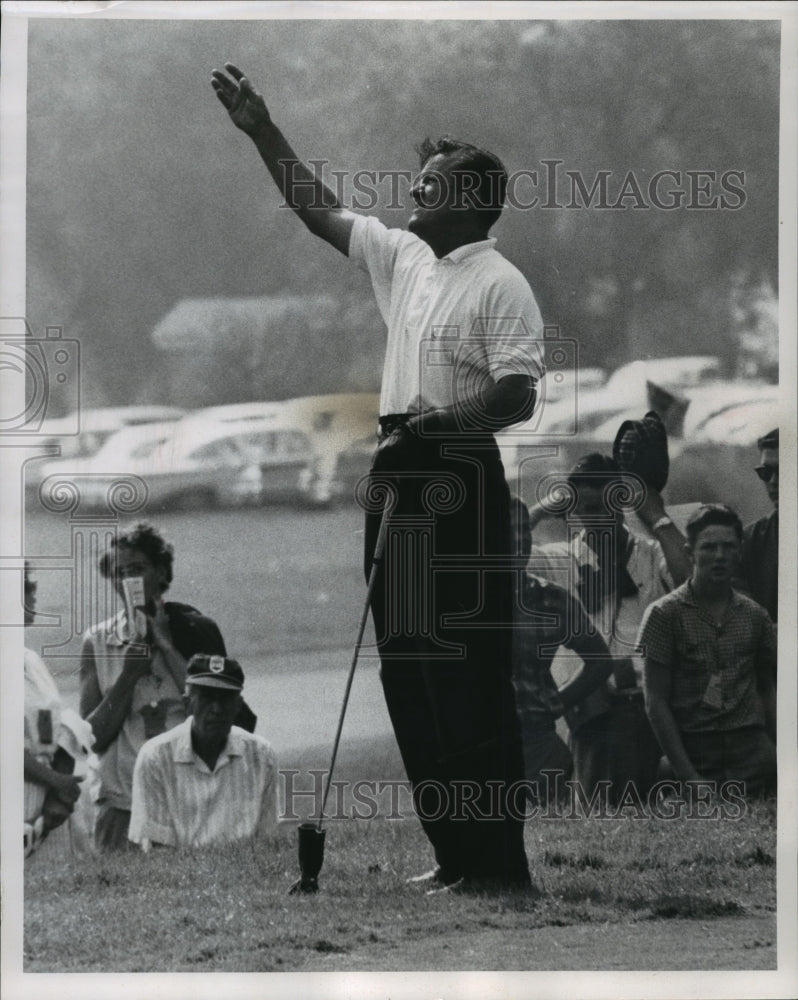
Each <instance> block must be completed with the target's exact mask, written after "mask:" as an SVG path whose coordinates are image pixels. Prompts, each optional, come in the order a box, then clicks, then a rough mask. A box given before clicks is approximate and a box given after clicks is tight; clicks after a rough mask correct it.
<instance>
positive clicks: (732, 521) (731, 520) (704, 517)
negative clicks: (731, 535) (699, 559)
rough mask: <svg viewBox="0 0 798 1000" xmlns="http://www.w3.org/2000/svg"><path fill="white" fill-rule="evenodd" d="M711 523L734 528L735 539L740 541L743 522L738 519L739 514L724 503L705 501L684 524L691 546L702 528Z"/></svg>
mask: <svg viewBox="0 0 798 1000" xmlns="http://www.w3.org/2000/svg"><path fill="white" fill-rule="evenodd" d="M713 524H720V525H722V526H723V527H727V528H734V532H735V534H736V535H737V540H738V541H742V539H743V522H742V521H741V520H740V515H739V514H738V513H737V511H736V510H732V508H731V507H728V506H727V505H726V504H725V503H705V504H702V505H701V506H700V507H699V508H698V510H697V511H696V512H695V513H694V514H692V515H691V517H690V519H689V520H688V522H687V524H686V525H685V533H686V534H687V541H688V543H689V545H690V547H691V548H692V547H693V546H694V545H695V543H696V539H697V538H698V536H699V535H700V534H701V532H702V531H703V530H704V528H709V527H711V525H713Z"/></svg>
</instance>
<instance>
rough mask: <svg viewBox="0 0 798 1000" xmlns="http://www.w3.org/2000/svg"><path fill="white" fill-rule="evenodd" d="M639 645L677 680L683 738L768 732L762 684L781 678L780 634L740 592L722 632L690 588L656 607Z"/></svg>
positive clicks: (674, 700) (673, 701)
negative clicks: (778, 672)
mask: <svg viewBox="0 0 798 1000" xmlns="http://www.w3.org/2000/svg"><path fill="white" fill-rule="evenodd" d="M639 642H640V644H641V645H642V646H644V647H645V654H646V658H647V659H650V660H653V661H655V662H656V663H658V664H660V665H662V666H663V667H665V668H667V669H668V670H669V671H670V673H671V676H672V688H671V697H670V706H671V711H672V712H673V716H674V718H675V720H676V724H677V725H678V727H679V729H680V730H682V732H686V733H689V732H693V733H700V732H704V731H708V730H711V731H719V730H721V731H726V730H730V729H739V728H741V727H742V726H762V725H764V722H765V716H764V709H763V705H762V700H761V698H760V697H759V692H758V689H757V678H758V677H760V676H768V677H769V676H774V673H775V661H776V627H775V625H774V624H773V622H772V621H771V620H770V618H769V616H768V613H767V611H765V609H764V608H762V607H760V605H758V604H757V603H756V602H755V601H753V600H751V598H750V597H746V596H745V595H744V594H740V593H738V592H737V591H736V590H733V591H732V596H731V601H730V603H729V607H728V608H727V610H726V615H725V617H724V619H723V622H722V623H721V624H720V625H718V624H717V623H716V622H715V621H714V619H713V618H712V617H711V616H710V615H709V614H707V612H706V611H704V609H703V608H701V607H699V605H698V603H697V602H696V600H695V598H694V596H693V591H692V588H691V586H690V582H689V580H688V581H687V583H684V584H682V586H681V587H677V589H676V590H674V591H673V592H672V593H670V594H667V595H666V596H665V597H663V598H661V599H660V600H658V601H655V602H654V604H652V605H651V607H650V608H649V609H648V611H647V612H646V614H645V616H644V618H643V622H642V625H641V626H640V635H639ZM761 671H765V673H764V674H763V673H761Z"/></svg>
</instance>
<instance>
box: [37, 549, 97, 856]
mask: <svg viewBox="0 0 798 1000" xmlns="http://www.w3.org/2000/svg"><path fill="white" fill-rule="evenodd" d="M36 590H37V582H36V580H35V578H34V576H33V571H32V570H31V568H30V564H29V563H28V562H26V563H25V612H24V613H25V625H26V626H29V625H32V624H33V619H34V617H35V615H36ZM24 663H25V752H24V767H25V806H24V820H25V837H24V842H25V855H26V856H27V855H29V854H31V853H32V852H33V851H34V850H35V849H36V848H37V847H38V846H39V844H40V843H41V841H42V840H43V839H44V838H45V837H46V836H47V835H48V834H49V833H50V832H51V831H52V830H55V829H56V828H57V827H59V826H61V824H62V823H64V822H66V821H67V820H68V819H69V817H70V816H71V815H72V812H73V811H74V809H75V805H76V803H77V801H78V799H79V797H80V791H81V782H82V781H83V777H82V776H81V775H77V774H75V773H74V772H75V762H76V760H81V761H84V760H85V759H86V758H87V757H88V753H89V750H90V748H91V743H92V733H91V727H90V726H89V725H88V724H87V723H86V722H84V721H83V720H82V719H80V718H78V716H77V714H76V713H75V712H73V711H72V710H70V709H66V708H64V706H63V704H62V702H61V697H60V695H59V693H58V688H57V687H56V683H55V681H54V680H53V677H52V675H51V673H50V671H49V670H48V669H47V667H46V666H45V664H44V661H43V660H42V658H41V657H40V656H39V655H38V654H37V653H35V652H34V651H33V650H32V649H27V648H26V649H25V651H24Z"/></svg>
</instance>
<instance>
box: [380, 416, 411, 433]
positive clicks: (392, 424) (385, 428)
mask: <svg viewBox="0 0 798 1000" xmlns="http://www.w3.org/2000/svg"><path fill="white" fill-rule="evenodd" d="M413 416H416V414H413V413H388V414H386V415H385V416H384V417H380V428H379V433H380V435H381V436H385V437H387V435H388V434H391V433H392V432H393V431H395V430H396V428H397V427H403V426H404V425H405V424H406V423H407V421H408V420H409V419H410V418H411V417H413Z"/></svg>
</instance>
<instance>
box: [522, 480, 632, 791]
mask: <svg viewBox="0 0 798 1000" xmlns="http://www.w3.org/2000/svg"><path fill="white" fill-rule="evenodd" d="M511 510H512V515H513V521H514V525H513V527H514V529H515V530H514V536H515V537H517V538H518V544H519V555H520V556H521V558H522V559H523V560H528V559H529V553H530V551H531V548H532V534H531V531H530V528H529V512H528V511H527V508H526V505H525V504H524V503H523V502H522V501H521V500H516V501H515V502H514V504H513V506H512V508H511ZM560 646H561V647H564V648H565V649H569V650H571V651H572V652H573V653H575V654H576V655H577V656H579V657H581V659H582V660H583V664H584V665H583V666H582V668H581V669H580V670H579V672H578V673H577V674H575V675H574V676H573V677H572V678H571V679H570V680H569V681H568V683H567V684H565V685H564V686H563V687H562V688H560V690H559V691H558V690H557V685H556V684H555V682H554V678H553V677H552V676H551V664H552V660H553V658H554V654H555V653H556V652H557V649H558V647H560ZM611 673H612V658H611V656H610V652H609V650H608V649H607V644H606V643H605V641H604V639H603V638H602V637H601V636H600V635H599V634H598V632H597V631H596V630H595V629H594V628H592V626H591V624H590V620H589V618H588V617H587V613H586V611H585V609H584V607H583V606H582V604H581V603H580V601H579V600H578V599H577V598H575V597H573V596H571V595H570V594H569V593H568V592H567V591H566V590H564V589H563V588H562V587H558V586H557V585H556V584H553V583H549V582H547V581H546V580H544V579H542V578H540V577H535V576H532V575H531V574H529V573H526V572H525V571H524V570H523V569H520V571H519V572H518V575H517V579H516V599H515V608H514V613H513V687H514V689H515V697H516V708H517V711H518V717H519V719H520V721H521V735H522V737H523V746H524V772H525V775H526V779H527V781H529V782H533V783H535V784H536V787H537V796H536V797H535V795H534V794H531V795H530V797H531V798H533V799H535V798H536V800H537V802H538V803H540V804H541V805H544V806H545V805H546V804H547V802H549V801H551V800H552V799H554V798H558V797H560V796H562V794H563V792H564V788H563V784H562V783H563V782H564V781H565V780H566V779H567V778H570V776H571V772H572V770H573V759H572V757H571V751H570V750H569V749H568V747H567V746H566V745H565V743H564V742H563V741H562V739H561V738H560V736H559V735H558V734H557V730H556V728H555V721H556V719H557V718H559V716H561V715H563V714H565V715H566V716H567V715H569V714H570V712H569V710H571V709H573V708H574V706H575V705H577V704H579V703H581V702H582V700H583V699H584V698H586V697H590V696H593V697H597V698H600V699H603V700H605V699H606V694H605V692H604V683H605V681H606V680H607V678H608V677H609V676H610V674H611ZM605 710H606V709H605ZM544 770H545V771H556V772H559V774H558V775H556V776H554V775H551V776H547V775H545V774H543V773H542V772H543V771H544ZM530 793H532V789H530Z"/></svg>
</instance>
